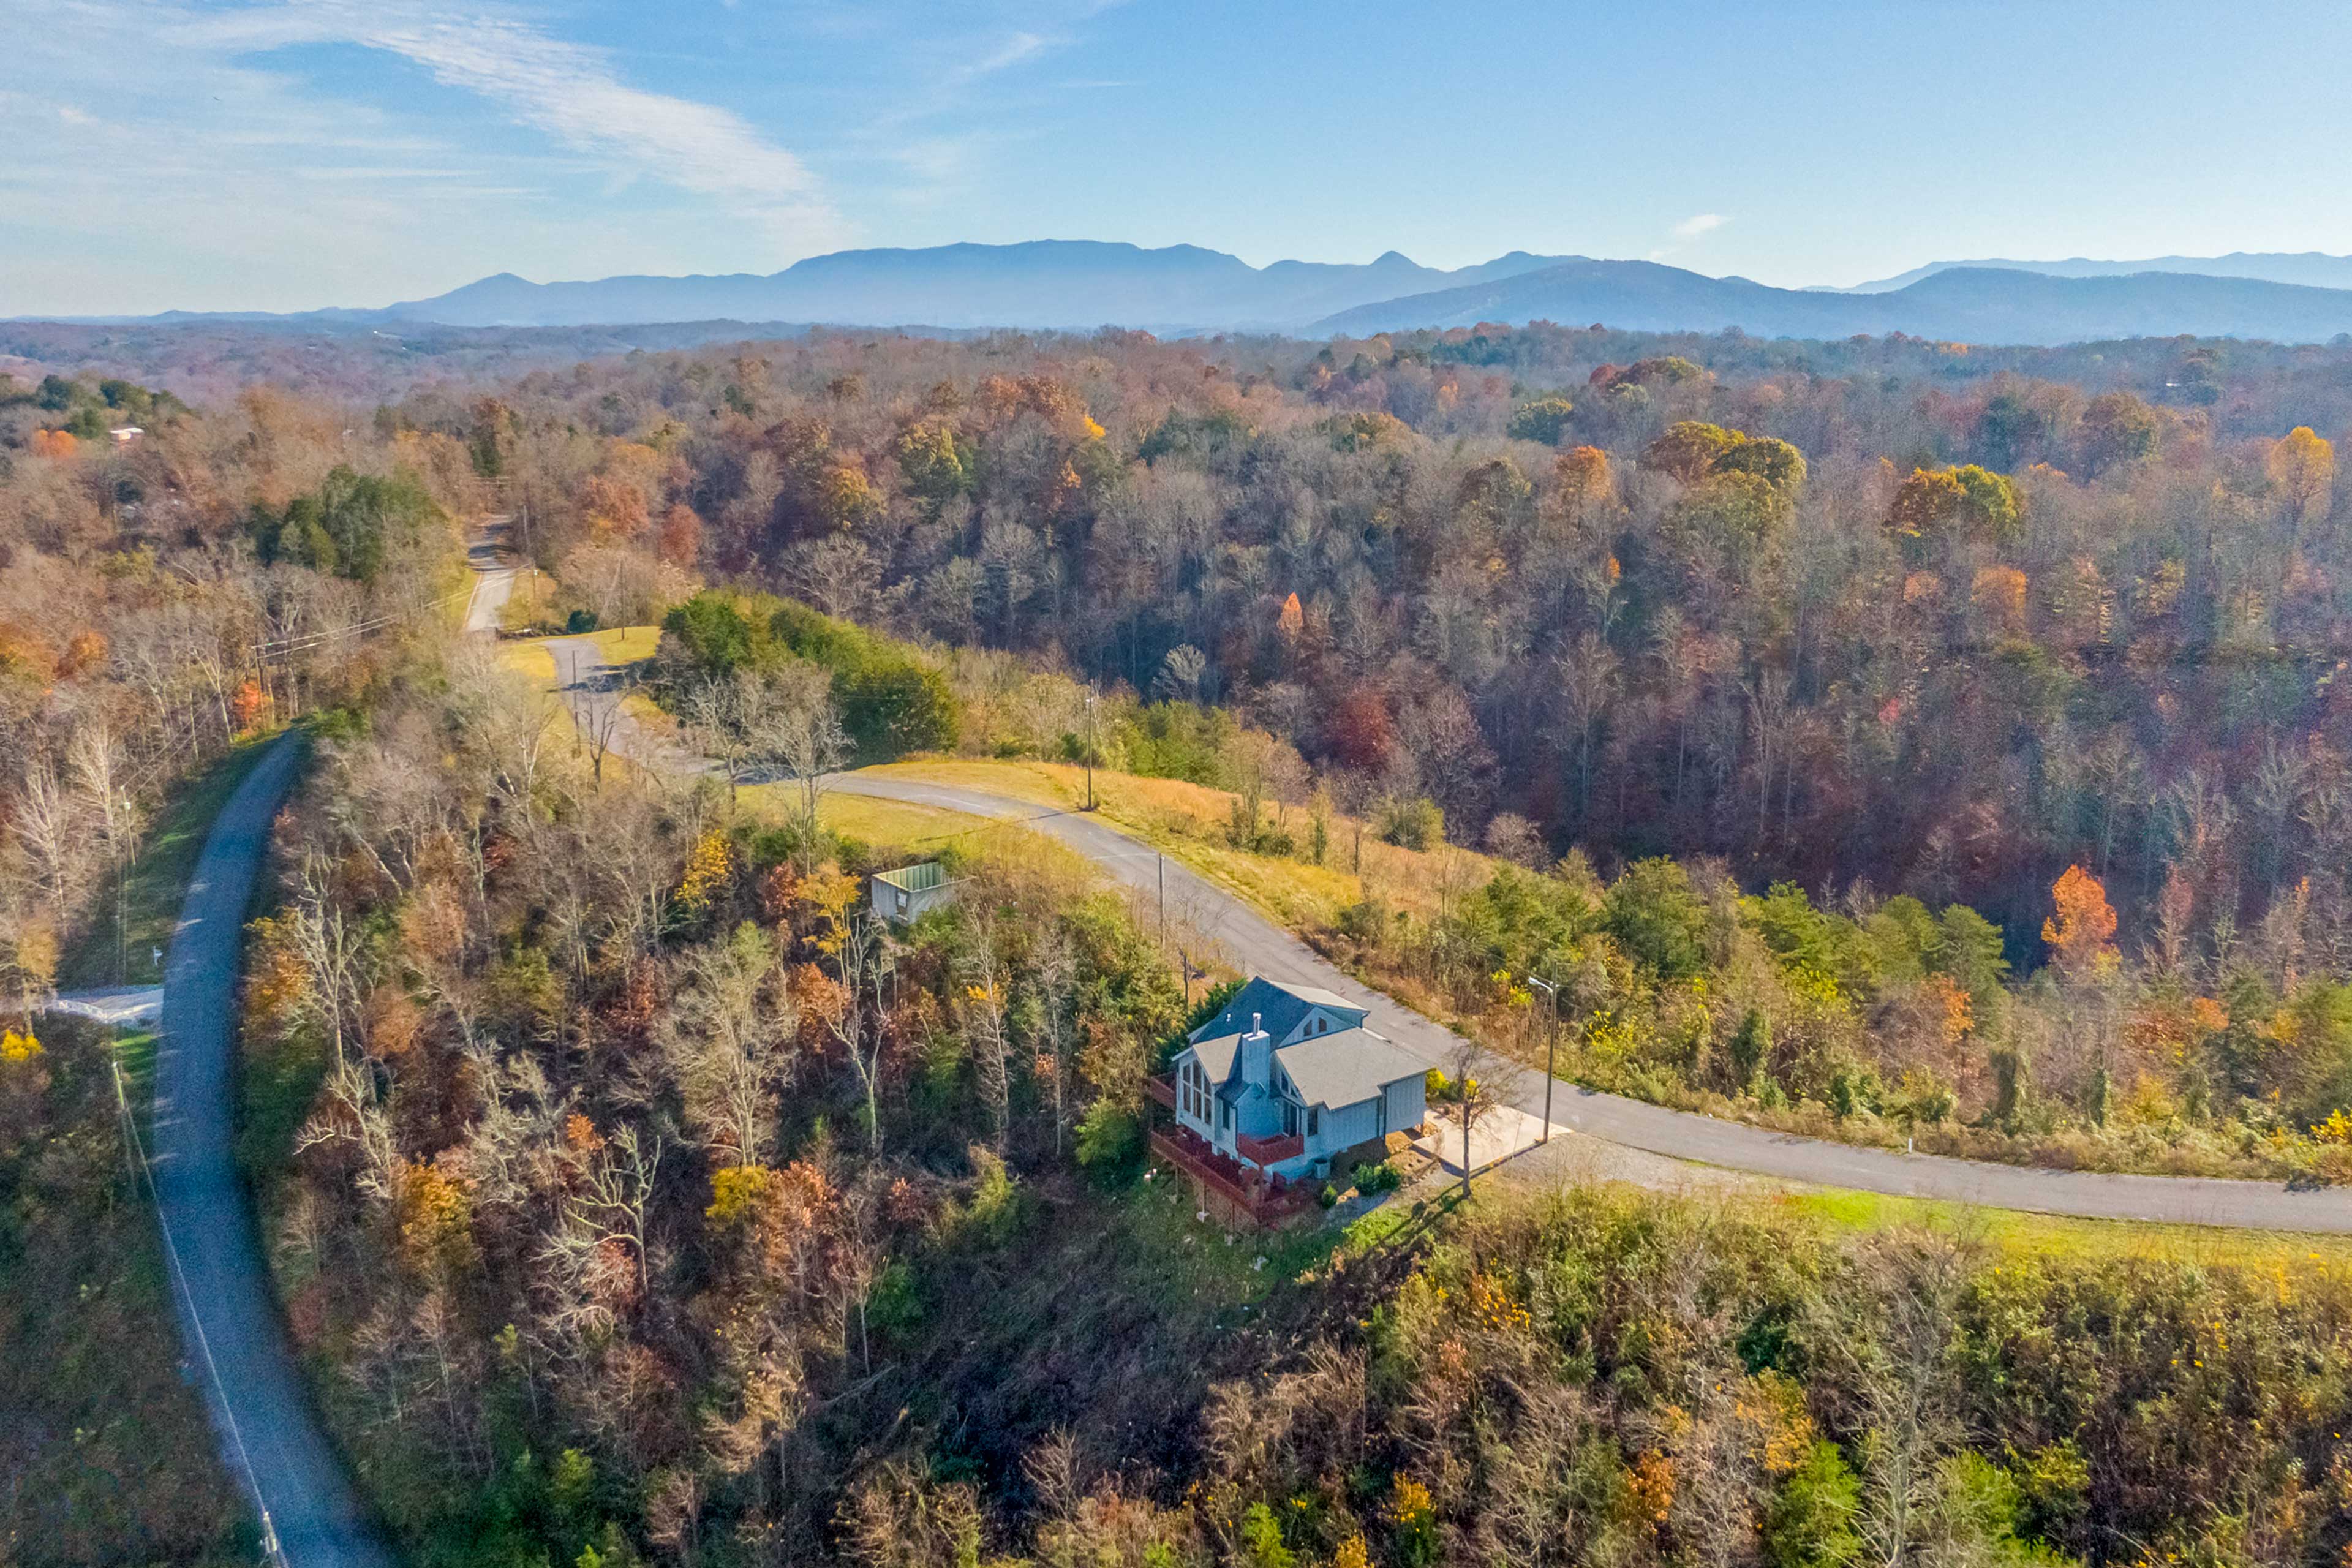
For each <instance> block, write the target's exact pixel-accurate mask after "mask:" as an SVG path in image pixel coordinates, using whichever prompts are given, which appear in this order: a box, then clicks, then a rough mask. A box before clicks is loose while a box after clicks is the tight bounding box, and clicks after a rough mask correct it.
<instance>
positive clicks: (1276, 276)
mask: <svg viewBox="0 0 2352 1568" xmlns="http://www.w3.org/2000/svg"><path fill="white" fill-rule="evenodd" d="M1560 259H1561V258H1558V257H1538V256H1530V255H1528V254H1527V253H1526V252H1524V251H1514V252H1512V253H1511V254H1510V255H1508V256H1503V257H1497V258H1496V259H1494V260H1492V261H1488V262H1486V263H1483V264H1481V265H1479V266H1476V267H1467V268H1458V269H1455V270H1453V271H1447V270H1444V269H1442V268H1433V267H1423V266H1421V265H1420V264H1419V263H1417V262H1415V261H1412V259H1410V258H1407V257H1404V256H1402V255H1400V254H1399V253H1397V252H1396V251H1393V250H1391V251H1390V252H1388V253H1387V254H1386V255H1384V256H1382V257H1381V258H1379V259H1378V260H1375V261H1372V262H1369V263H1365V264H1362V265H1354V264H1347V263H1333V262H1309V261H1277V262H1274V263H1272V264H1271V265H1269V266H1266V267H1263V268H1258V267H1252V266H1251V265H1249V263H1247V262H1245V261H1244V260H1242V259H1241V258H1239V257H1236V256H1230V255H1227V254H1226V253H1224V252H1223V251H1218V250H1209V249H1206V248H1203V247H1200V246H1192V245H1175V246H1166V247H1159V248H1156V249H1146V248H1144V247H1140V246H1135V245H1126V244H1117V243H1110V242H1105V241H1097V240H1031V241H1027V242H1024V243H1023V244H1018V245H944V246H933V247H927V248H923V249H889V250H845V251H836V252H835V253H833V254H831V255H826V256H814V257H811V258H808V259H807V260H804V261H800V262H796V263H794V264H793V266H791V267H789V268H785V269H784V270H783V271H782V272H778V273H774V274H772V275H771V276H767V277H760V276H756V275H752V274H743V273H739V274H735V275H732V276H724V277H690V278H647V277H624V278H606V279H596V280H593V281H582V282H562V283H530V282H527V281H525V280H524V279H520V278H517V277H515V276H514V275H513V274H511V273H500V274H499V275H497V276H495V277H491V278H485V279H482V280H480V281H479V282H477V283H469V284H467V285H466V286H465V287H464V288H462V289H452V290H451V291H450V292H448V293H446V294H442V295H438V296H436V297H435V298H433V299H429V300H409V301H406V302H404V303H402V304H397V305H394V306H392V307H390V308H389V310H386V311H385V312H384V314H385V315H386V316H388V317H390V318H391V319H394V320H398V321H436V322H439V323H442V324H445V325H450V326H584V325H589V324H592V323H604V322H614V321H677V320H688V321H700V320H711V319H720V318H731V319H735V320H740V321H834V322H842V323H855V324H856V325H859V326H876V327H900V326H931V327H950V328H963V327H1032V328H1069V327H1077V328H1091V327H1097V326H1103V325H1120V326H1134V327H1146V328H1152V329H1160V330H1171V329H1172V330H1187V329H1196V328H1220V327H1226V328H1250V327H1256V328H1265V329H1276V328H1284V327H1295V326H1297V325H1298V324H1299V323H1301V322H1303V321H1312V320H1314V319H1316V318H1317V317H1318V316H1322V315H1327V314H1329V313H1330V312H1332V311H1334V310H1346V309H1348V308H1349V307H1351V306H1355V305H1360V304H1364V303H1366V302H1368V301H1371V300H1383V299H1391V298H1394V297H1396V296H1398V295H1401V294H1416V293H1423V292H1427V291H1429V290H1432V289H1445V288H1451V287H1458V286H1463V285H1470V284H1475V283H1480V282H1485V281H1490V280H1493V279H1498V278H1506V277H1509V276H1512V275H1513V274H1515V273H1517V272H1521V271H1527V270H1531V269H1534V268H1541V267H1545V266H1548V265H1550V264H1551V263H1553V262H1556V261H1559V260H1560Z"/></svg>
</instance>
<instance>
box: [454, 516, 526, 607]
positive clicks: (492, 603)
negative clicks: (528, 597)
mask: <svg viewBox="0 0 2352 1568" xmlns="http://www.w3.org/2000/svg"><path fill="white" fill-rule="evenodd" d="M510 523H511V520H510V519H509V518H508V517H507V516H505V515H504V514H503V513H501V514H499V515H498V516H495V517H489V518H486V519H484V520H483V522H482V531H480V532H479V533H478V534H476V535H475V536H474V541H473V542H472V543H471V544H469V545H467V547H466V563H467V565H469V566H471V567H472V568H473V569H474V592H473V596H472V597H471V598H469V599H468V600H467V602H466V630H467V632H468V633H469V634H471V635H474V636H478V637H495V636H496V635H497V634H498V629H499V612H500V611H501V610H503V609H505V608H506V606H507V600H508V599H509V598H510V597H512V596H513V594H514V580H515V572H516V567H515V565H514V563H513V562H512V560H511V558H510V556H509V552H508V549H507V533H508V530H509V526H510Z"/></svg>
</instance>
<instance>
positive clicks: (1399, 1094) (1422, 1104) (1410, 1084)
mask: <svg viewBox="0 0 2352 1568" xmlns="http://www.w3.org/2000/svg"><path fill="white" fill-rule="evenodd" d="M1385 1092H1386V1094H1387V1096H1388V1101H1389V1126H1388V1130H1389V1131H1391V1132H1402V1131H1405V1130H1406V1129H1407V1128H1412V1127H1418V1126H1420V1125H1421V1124H1422V1123H1423V1122H1424V1121H1428V1120H1429V1083H1428V1080H1427V1079H1418V1078H1403V1079H1397V1081H1396V1082H1394V1083H1392V1084H1391V1085H1389V1086H1388V1089H1386V1091H1385Z"/></svg>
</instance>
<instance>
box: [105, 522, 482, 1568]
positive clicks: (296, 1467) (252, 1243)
mask: <svg viewBox="0 0 2352 1568" xmlns="http://www.w3.org/2000/svg"><path fill="white" fill-rule="evenodd" d="M503 521H504V520H503V519H493V520H491V522H492V527H491V529H490V531H488V533H487V534H486V535H485V536H483V537H482V538H481V539H479V540H478V541H477V542H476V543H475V545H474V546H473V548H472V549H471V550H470V551H469V552H468V556H469V558H470V561H471V564H472V565H473V568H474V571H475V573H476V577H475V582H474V590H473V595H472V598H471V600H470V602H469V603H468V604H467V611H466V621H465V626H466V630H467V633H469V634H473V635H488V634H493V633H495V631H496V629H497V626H498V620H499V608H500V606H502V605H504V604H505V603H506V599H507V595H508V594H509V592H510V591H511V590H512V587H513V584H514V568H513V567H512V566H511V565H509V564H508V563H507V559H506V554H505V551H504V536H503V529H502V527H500V526H499V525H500V524H502V523H503ZM300 760H301V750H300V746H299V740H298V738H297V737H295V736H293V735H284V736H280V737H279V738H278V740H277V741H275V742H272V743H271V744H270V747H269V750H268V752H267V753H266V754H265V755H264V756H263V757H262V759H261V761H260V762H258V763H256V764H255V765H254V769H253V771H252V772H251V773H248V774H247V775H246V779H245V782H244V783H243V784H240V785H238V786H237V790H236V794H235V795H231V796H230V797H229V800H228V804H227V805H225V806H223V807H222V808H221V813H220V815H219V816H217V817H215V818H214V820H213V825H212V830H211V832H210V834H209V835H208V836H207V837H206V838H205V848H204V853H203V855H202V856H201V857H199V858H198V859H197V861H196V869H195V874H194V878H193V879H191V880H190V882H189V883H188V892H187V899H186V901H185V902H184V903H183V904H182V905H181V907H180V921H179V925H178V927H177V928H176V929H175V930H174V931H173V934H172V947H171V952H170V953H169V954H168V955H167V956H166V958H165V960H164V964H163V997H162V1003H161V1012H162V1017H163V1039H162V1043H161V1045H160V1047H159V1048H158V1051H157V1056H156V1063H155V1110H154V1139H153V1149H152V1157H153V1160H154V1166H155V1190H156V1198H157V1206H158V1208H159V1210H160V1211H161V1217H162V1220H163V1234H164V1237H165V1239H166V1240H167V1242H168V1243H169V1245H170V1247H171V1248H172V1250H173V1253H174V1254H176V1256H177V1258H178V1259H179V1265H180V1269H181V1272H182V1275H183V1277H184V1280H185V1282H186V1283H185V1289H184V1290H183V1291H181V1292H179V1293H178V1306H179V1315H180V1338H181V1342H182V1344H183V1345H184V1347H185V1350H186V1352H187V1359H188V1362H189V1364H190V1366H191V1367H192V1368H193V1369H194V1376H195V1377H196V1379H197V1381H198V1383H199V1384H201V1385H202V1386H203V1387H204V1389H205V1405H206V1407H207V1408H208V1410H209V1412H210V1414H211V1415H212V1421H213V1427H214V1430H215V1433H216V1434H217V1435H218V1436H219V1437H220V1440H221V1447H222V1450H223V1456H224V1458H226V1460H227V1463H228V1465H229V1468H230V1470H231V1472H232V1473H234V1474H237V1475H239V1476H241V1477H244V1478H246V1479H247V1482H248V1484H249V1485H250V1487H251V1489H252V1490H253V1492H254V1493H256V1494H257V1496H258V1499H259V1502H260V1506H261V1508H262V1510H263V1511H264V1513H265V1514H266V1515H267V1517H268V1523H269V1525H270V1526H271V1528H272V1530H273V1531H274V1532H275V1536H276V1539H277V1542H278V1551H279V1552H280V1555H281V1560H282V1561H283V1562H284V1563H288V1564H289V1565H291V1568H394V1565H395V1563H397V1561H398V1560H397V1559H396V1557H395V1556H394V1553H393V1552H392V1550H391V1548H390V1547H389V1546H388V1545H387V1544H386V1543H385V1541H384V1538H383V1534H382V1532H381V1531H378V1530H377V1529H376V1528H375V1526H374V1524H373V1521H372V1520H371V1519H370V1518H369V1516H368V1513H367V1510H366V1508H365V1506H364V1505H363V1504H362V1500H361V1499H360V1496H359V1492H358V1489H356V1488H355V1487H354V1486H353V1485H352V1479H351V1476H350V1474H349V1472H348V1471H347V1470H346V1469H345V1468H344V1466H343V1462H342V1459H341V1456H340V1455H339V1454H338V1453H337V1452H336V1451H335V1447H334V1445H333V1444H332V1443H331V1442H330V1441H329V1440H328V1438H327V1433H326V1429H325V1427H324V1426H321V1425H320V1420H319V1416H318V1412H317V1411H316V1410H315V1409H314V1408H313V1407H312V1406H311V1404H310V1391H309V1389H308V1387H307V1385H306V1384H304V1382H303V1378H302V1373H301V1370H300V1368H299V1366H298V1365H297V1364H296V1363H295V1360H294V1353H293V1347H292V1345H291V1343H290V1342H289V1340H288V1338H287V1334H286V1326H285V1321H284V1320H283V1319H282V1318H281V1317H280V1315H279V1313H278V1301H277V1297H276V1295H275V1293H274V1292H273V1291H272V1289H271V1287H270V1275H269V1261H268V1255H267V1253H266V1252H265V1251H264V1249H263V1247H262V1244H261V1231H260V1223H259V1219H258V1216H257V1214H256V1212H255V1208H254V1203H253V1194H252V1193H251V1191H250V1190H249V1189H247V1186H246V1184H245V1183H244V1181H243V1180H242V1179H241V1178H240V1177H239V1175H238V1174H237V1171H236V1154H235V1151H236V1026H237V1013H236V976H237V969H238V962H237V961H238V955H239V952H240V950H241V948H242V946H243V942H244V934H245V916H246V910H247V906H248V905H249V904H250V903H251V902H252V898H253V888H254V883H255V880H256V879H257V877H258V876H259V875H260V871H261V863H262V858H263V856H264V854H265V853H266V852H267V850H268V839H269V825H270V822H271V820H272V819H273V818H274V817H275V816H277V814H278V805H279V804H280V803H281V802H282V801H284V799H285V798H286V795H287V792H288V790H289V789H290V788H291V787H292V785H293V783H294V773H295V770H296V768H297V766H298V765H299V762H300Z"/></svg>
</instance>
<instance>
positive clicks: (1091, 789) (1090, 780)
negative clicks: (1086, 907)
mask: <svg viewBox="0 0 2352 1568" xmlns="http://www.w3.org/2000/svg"><path fill="white" fill-rule="evenodd" d="M1095 804H1096V803H1095V690H1094V688H1093V687H1091V686H1089V687H1087V810H1088V811H1092V810H1094V809H1095ZM1161 876H1162V878H1163V879H1164V878H1165V876H1166V873H1165V872H1162V873H1161ZM1160 902H1161V911H1162V914H1163V916H1164V915H1165V912H1166V903H1167V900H1165V899H1164V898H1163V899H1162V900H1160Z"/></svg>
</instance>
